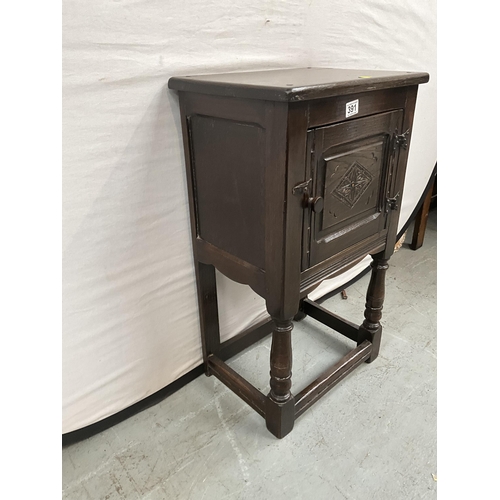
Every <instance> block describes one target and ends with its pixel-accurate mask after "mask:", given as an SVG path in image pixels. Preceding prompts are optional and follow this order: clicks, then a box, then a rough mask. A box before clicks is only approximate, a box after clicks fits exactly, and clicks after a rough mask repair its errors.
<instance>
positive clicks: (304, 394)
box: [295, 340, 372, 418]
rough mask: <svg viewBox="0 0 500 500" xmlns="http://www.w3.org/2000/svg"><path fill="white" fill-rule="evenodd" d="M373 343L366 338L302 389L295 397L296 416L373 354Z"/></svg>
mask: <svg viewBox="0 0 500 500" xmlns="http://www.w3.org/2000/svg"><path fill="white" fill-rule="evenodd" d="M371 351H372V344H371V343H370V342H368V341H367V340H365V341H364V342H363V343H361V344H360V345H359V346H358V347H356V349H353V350H352V351H351V352H349V353H348V354H346V355H345V356H344V357H343V358H342V359H341V360H340V361H339V362H338V363H336V364H334V365H333V366H332V367H331V368H328V370H326V371H325V372H324V373H323V374H322V375H321V376H320V377H318V378H317V379H316V380H315V381H314V382H312V383H311V384H309V385H308V386H307V387H306V388H305V389H303V390H302V391H300V392H299V393H298V394H297V396H296V397H295V418H298V417H299V416H300V415H302V413H304V412H305V411H306V410H307V409H308V408H309V407H310V406H312V405H313V404H314V403H315V402H316V401H318V399H320V398H321V396H323V395H324V394H325V393H327V392H328V391H329V390H330V389H332V388H333V387H334V386H335V385H337V384H338V383H339V382H340V381H341V380H342V379H344V378H345V377H347V375H349V373H351V372H352V371H353V370H354V369H355V368H356V367H357V366H359V365H360V364H361V363H363V361H366V360H367V359H368V358H369V357H370V354H371Z"/></svg>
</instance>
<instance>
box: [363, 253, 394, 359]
mask: <svg viewBox="0 0 500 500" xmlns="http://www.w3.org/2000/svg"><path fill="white" fill-rule="evenodd" d="M371 267H372V274H371V277H370V283H369V284H368V291H367V292H366V305H365V320H364V321H363V324H362V325H361V326H360V327H359V335H358V345H359V344H362V343H363V342H365V341H366V340H368V341H369V342H371V343H372V346H373V347H372V351H371V354H370V357H369V358H368V360H367V362H368V363H371V362H372V361H374V360H375V359H376V357H377V356H378V353H379V349H380V340H381V338H382V325H381V324H380V320H381V319H382V308H383V306H384V298H385V273H386V271H387V269H388V268H389V264H388V259H384V258H383V257H380V256H379V255H374V256H373V260H372V263H371Z"/></svg>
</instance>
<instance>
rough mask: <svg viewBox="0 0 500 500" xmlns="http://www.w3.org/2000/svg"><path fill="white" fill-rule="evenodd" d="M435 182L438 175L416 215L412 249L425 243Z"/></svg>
mask: <svg viewBox="0 0 500 500" xmlns="http://www.w3.org/2000/svg"><path fill="white" fill-rule="evenodd" d="M435 182H436V176H435V175H433V179H432V182H431V184H430V186H429V188H428V190H427V194H426V195H425V198H424V202H423V203H422V206H421V207H420V209H419V211H418V212H417V216H416V217H415V225H414V227H413V237H412V240H411V243H410V248H411V249H412V250H418V249H419V248H420V247H421V246H422V245H423V244H424V236H425V229H426V227H427V219H428V218H429V210H430V208H431V202H432V197H433V194H434V185H435Z"/></svg>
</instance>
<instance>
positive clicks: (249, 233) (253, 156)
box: [189, 115, 265, 269]
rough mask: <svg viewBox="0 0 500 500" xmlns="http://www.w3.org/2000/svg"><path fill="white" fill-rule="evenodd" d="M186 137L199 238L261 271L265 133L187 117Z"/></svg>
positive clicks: (213, 119) (256, 128)
mask: <svg viewBox="0 0 500 500" xmlns="http://www.w3.org/2000/svg"><path fill="white" fill-rule="evenodd" d="M189 134H190V147H191V159H192V169H193V179H194V183H195V208H196V225H197V234H198V236H199V237H200V238H202V239H203V240H205V241H207V242H208V243H211V244H212V245H214V246H216V247H217V248H220V249H221V250H224V251H226V252H228V253H230V254H231V255H234V256H235V257H238V258H239V259H242V260H244V261H246V262H248V263H250V264H253V265H254V266H257V267H259V268H261V269H264V263H265V259H264V238H263V235H264V227H265V226H264V224H265V219H264V217H265V204H264V166H265V163H264V155H265V130H264V129H263V128H262V127H261V126H260V125H258V124H256V123H248V122H238V121H232V120H226V119H221V118H216V117H211V116H201V115H192V116H191V117H190V118H189Z"/></svg>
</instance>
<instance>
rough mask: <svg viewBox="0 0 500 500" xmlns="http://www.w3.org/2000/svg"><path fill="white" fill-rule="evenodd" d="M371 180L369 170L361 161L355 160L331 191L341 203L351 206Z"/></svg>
mask: <svg viewBox="0 0 500 500" xmlns="http://www.w3.org/2000/svg"><path fill="white" fill-rule="evenodd" d="M372 180H373V177H372V175H371V174H370V172H368V170H367V169H366V168H365V167H363V165H361V163H358V162H357V161H355V162H354V163H353V164H352V165H351V166H350V167H349V169H348V170H347V172H346V173H345V175H344V177H342V179H340V182H339V184H338V186H337V187H336V188H335V189H334V190H333V192H332V193H333V195H334V196H335V197H336V198H338V199H339V200H340V201H341V202H342V203H345V204H346V205H348V206H349V207H351V208H352V207H353V206H354V205H355V204H356V202H357V201H358V200H359V199H360V198H361V196H362V195H363V193H364V192H365V191H366V190H367V189H368V186H369V185H370V183H371V182H372Z"/></svg>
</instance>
